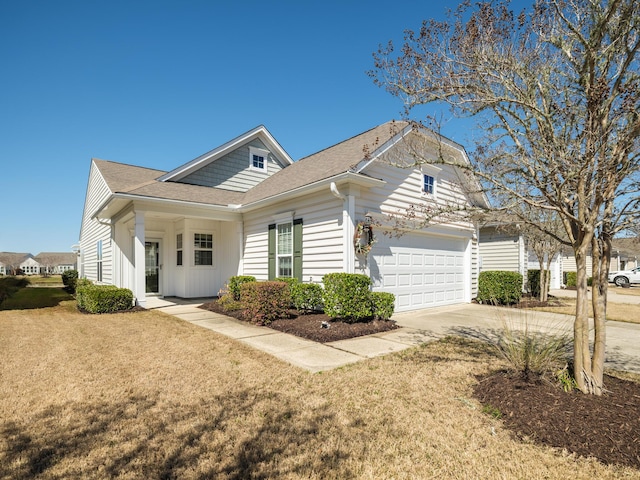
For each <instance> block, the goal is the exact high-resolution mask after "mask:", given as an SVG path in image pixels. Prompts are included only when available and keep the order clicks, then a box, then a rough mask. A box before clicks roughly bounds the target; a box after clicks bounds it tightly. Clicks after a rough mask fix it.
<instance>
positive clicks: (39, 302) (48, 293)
mask: <svg viewBox="0 0 640 480" xmlns="http://www.w3.org/2000/svg"><path fill="white" fill-rule="evenodd" d="M65 300H73V295H70V294H69V293H67V292H65V291H64V289H62V288H55V287H28V288H21V289H20V290H18V291H17V292H16V293H15V294H14V295H13V296H12V297H11V298H7V299H6V300H5V301H4V302H2V304H0V310H28V309H32V308H45V307H55V306H56V305H59V304H60V302H62V301H65Z"/></svg>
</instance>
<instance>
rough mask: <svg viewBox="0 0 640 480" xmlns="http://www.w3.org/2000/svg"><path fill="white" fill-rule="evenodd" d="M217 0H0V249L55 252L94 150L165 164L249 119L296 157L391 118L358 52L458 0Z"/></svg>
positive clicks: (66, 244)
mask: <svg viewBox="0 0 640 480" xmlns="http://www.w3.org/2000/svg"><path fill="white" fill-rule="evenodd" d="M220 3H222V5H218V2H215V1H191V0H184V1H163V0H156V1H152V2H151V1H134V0H129V1H124V2H120V1H109V2H96V1H90V0H84V1H77V2H71V1H65V0H60V1H55V2H51V1H8V0H0V25H1V27H0V61H1V62H2V63H1V64H2V67H1V70H0V71H1V75H0V85H1V87H2V88H1V89H0V165H1V168H0V179H1V184H2V186H1V187H0V205H2V210H1V214H0V218H2V222H1V227H0V251H14V252H30V253H32V254H34V255H35V254H37V253H39V252H41V251H61V252H65V251H70V249H71V246H72V245H73V244H75V243H77V241H78V236H79V231H80V222H81V217H82V209H83V204H84V196H85V192H86V186H87V178H88V173H89V167H90V161H91V158H93V157H95V158H102V159H107V160H114V161H118V162H122V163H129V164H134V165H140V166H145V167H152V168H157V169H162V170H171V169H173V168H175V167H177V166H179V165H181V164H183V163H185V162H188V161H190V160H192V159H193V158H195V157H197V156H199V155H200V154H202V153H204V152H206V151H209V150H211V149H213V148H215V147H217V146H219V145H220V144H222V143H224V142H226V141H227V140H230V139H231V138H233V137H236V136H238V135H240V134H242V133H244V132H246V131H248V130H250V129H252V128H253V127H255V126H257V125H260V124H263V125H265V126H266V127H267V129H269V131H270V132H271V133H272V134H273V135H274V136H275V138H276V139H277V140H278V141H279V142H280V143H281V145H282V146H283V147H284V148H285V150H287V152H288V153H289V155H290V156H291V157H292V158H294V159H299V158H302V157H304V156H306V155H309V154H311V153H314V152H316V151H318V150H320V149H322V148H325V147H328V146H330V145H333V144H335V143H337V142H339V141H341V140H344V139H346V138H349V137H351V136H353V135H355V134H357V133H360V132H362V131H365V130H367V129H369V128H371V127H373V126H375V125H378V124H380V123H383V122H385V121H387V120H390V119H393V118H396V119H397V118H399V117H400V112H401V110H402V105H401V103H400V101H399V100H397V99H395V98H393V97H391V96H390V95H389V94H388V93H386V92H385V91H384V90H383V89H380V88H378V87H376V86H374V85H373V83H372V81H371V80H370V79H369V78H368V77H367V75H366V73H365V72H366V71H367V70H369V69H371V68H372V63H373V62H372V53H373V52H374V51H375V50H376V49H377V47H378V45H379V44H385V43H386V42H387V41H388V40H390V39H393V40H395V41H400V40H401V39H402V33H403V31H404V29H407V28H414V29H417V28H419V26H420V22H421V20H422V19H424V18H431V17H439V16H441V15H442V13H443V12H444V9H445V8H447V7H454V6H455V5H456V4H457V2H456V1H449V0H445V1H442V2H425V1H413V0H406V1H404V2H402V3H401V4H394V3H392V2H388V1H386V2H382V1H377V0H376V1H358V2H355V1H354V2H350V1H346V0H345V1H323V2H309V1H303V0H298V1H283V2H253V1H245V2H220ZM434 111H435V110H434ZM463 125H465V124H463V123H456V122H455V121H454V122H449V123H447V124H446V125H445V126H444V129H443V133H444V134H445V135H447V136H448V137H450V138H452V139H454V140H456V141H458V142H461V143H465V142H466V141H467V140H468V139H469V138H470V137H469V132H468V131H467V130H466V129H465V128H464V127H463Z"/></svg>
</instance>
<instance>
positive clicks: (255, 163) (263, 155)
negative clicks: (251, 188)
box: [249, 147, 269, 172]
mask: <svg viewBox="0 0 640 480" xmlns="http://www.w3.org/2000/svg"><path fill="white" fill-rule="evenodd" d="M268 159H269V151H268V150H262V149H261V148H256V147H249V168H250V169H251V170H260V171H262V172H266V171H267V160H268Z"/></svg>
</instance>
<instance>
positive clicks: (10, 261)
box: [0, 252, 31, 275]
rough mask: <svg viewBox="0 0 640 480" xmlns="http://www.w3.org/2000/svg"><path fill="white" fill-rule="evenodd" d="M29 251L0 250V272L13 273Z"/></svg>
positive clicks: (28, 255) (2, 273)
mask: <svg viewBox="0 0 640 480" xmlns="http://www.w3.org/2000/svg"><path fill="white" fill-rule="evenodd" d="M30 256H31V255H30V254H29V253H14V252H0V274H1V275H15V274H16V272H17V271H18V269H19V268H20V265H21V264H22V263H23V262H24V261H25V260H26V259H27V258H29V257H30Z"/></svg>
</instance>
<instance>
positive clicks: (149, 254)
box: [144, 242, 160, 294]
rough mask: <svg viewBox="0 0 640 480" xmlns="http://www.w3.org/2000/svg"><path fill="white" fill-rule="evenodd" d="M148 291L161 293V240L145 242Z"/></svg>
mask: <svg viewBox="0 0 640 480" xmlns="http://www.w3.org/2000/svg"><path fill="white" fill-rule="evenodd" d="M144 264H145V285H146V290H145V291H146V293H150V294H158V293H160V242H144Z"/></svg>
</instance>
